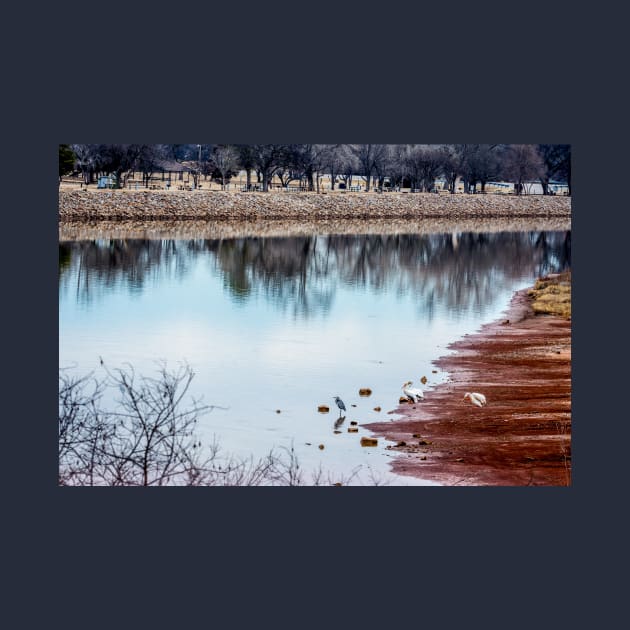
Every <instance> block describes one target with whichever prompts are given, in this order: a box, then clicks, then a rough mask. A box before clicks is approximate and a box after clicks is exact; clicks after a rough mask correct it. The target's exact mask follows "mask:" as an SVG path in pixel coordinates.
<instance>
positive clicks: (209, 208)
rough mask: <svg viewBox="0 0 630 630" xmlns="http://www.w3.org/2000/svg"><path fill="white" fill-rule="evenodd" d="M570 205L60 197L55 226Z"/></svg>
mask: <svg viewBox="0 0 630 630" xmlns="http://www.w3.org/2000/svg"><path fill="white" fill-rule="evenodd" d="M570 216H571V198H570V197H559V196H542V195H524V196H512V195H463V194H460V195H450V194H431V193H414V194H410V193H382V194H377V193H344V192H335V193H327V194H317V193H280V192H269V193H251V192H250V193H238V192H223V191H192V192H190V191H145V190H107V191H99V190H65V189H60V190H59V221H60V222H61V223H64V222H72V221H120V220H127V221H154V220H161V221H179V220H182V219H185V220H203V221H209V220H227V219H229V220H275V219H304V220H317V221H319V220H339V219H376V218H390V219H410V218H415V219H419V218H440V217H447V218H449V219H451V220H465V219H491V218H505V219H508V218H509V219H514V218H517V217H529V218H543V217H544V218H556V219H561V218H565V219H566V218H570Z"/></svg>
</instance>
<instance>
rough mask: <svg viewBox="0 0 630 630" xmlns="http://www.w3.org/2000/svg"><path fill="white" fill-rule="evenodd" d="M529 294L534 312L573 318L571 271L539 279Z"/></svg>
mask: <svg viewBox="0 0 630 630" xmlns="http://www.w3.org/2000/svg"><path fill="white" fill-rule="evenodd" d="M529 295H530V297H531V298H532V308H533V310H534V313H536V314H547V315H559V316H560V317H564V318H566V319H571V271H566V272H564V273H559V274H553V275H549V276H545V277H544V278H541V279H540V280H537V281H536V284H535V285H534V288H533V289H530V291H529Z"/></svg>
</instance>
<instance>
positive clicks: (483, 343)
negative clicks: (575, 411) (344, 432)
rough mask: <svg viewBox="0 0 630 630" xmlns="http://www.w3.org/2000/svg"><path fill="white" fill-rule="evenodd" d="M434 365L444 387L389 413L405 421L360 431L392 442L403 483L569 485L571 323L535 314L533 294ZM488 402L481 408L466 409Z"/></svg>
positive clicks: (521, 295) (520, 295)
mask: <svg viewBox="0 0 630 630" xmlns="http://www.w3.org/2000/svg"><path fill="white" fill-rule="evenodd" d="M449 348H451V349H453V350H455V351H456V352H455V353H453V354H451V355H448V356H444V357H441V358H439V359H438V360H437V361H435V362H434V365H436V366H437V367H438V368H440V369H442V370H444V371H447V372H448V373H449V375H450V378H449V380H448V382H446V383H443V384H441V385H438V386H437V387H436V388H435V389H434V390H431V391H427V392H425V400H424V401H423V402H420V403H415V404H402V405H400V406H399V407H398V408H397V409H395V410H393V411H392V412H390V413H396V414H398V415H400V416H402V418H400V419H397V420H394V421H389V422H378V423H370V424H367V425H364V427H365V428H367V429H369V430H370V431H372V432H373V433H374V434H375V435H378V436H382V437H385V438H386V439H388V440H393V441H395V442H396V443H397V444H398V445H397V446H396V445H394V446H390V447H388V448H389V449H390V450H391V451H392V452H397V453H399V456H398V457H396V458H395V459H394V460H393V462H392V470H393V472H395V473H397V474H400V475H410V476H413V477H417V478H421V479H426V480H431V481H437V482H439V483H441V484H444V485H474V486H477V485H483V486H485V485H492V486H505V485H507V486H524V485H534V486H538V485H543V486H567V485H570V484H571V321H570V320H567V319H564V318H562V317H557V316H551V315H535V314H534V312H533V310H532V308H531V299H530V298H529V296H528V290H527V289H525V290H523V291H519V292H517V293H516V294H515V295H514V296H513V298H512V300H511V302H510V305H509V307H508V310H507V311H506V312H505V316H504V318H502V319H501V320H499V321H496V322H492V323H489V324H486V325H484V326H483V327H482V328H481V329H480V330H479V332H477V333H475V334H473V335H468V336H465V337H464V338H463V339H460V340H458V341H456V342H455V343H453V344H451V345H450V346H449ZM469 391H478V392H481V393H483V394H485V395H486V397H487V399H488V403H487V405H486V406H485V407H481V408H479V407H475V406H473V405H471V404H470V403H465V402H464V401H463V398H464V394H465V392H469Z"/></svg>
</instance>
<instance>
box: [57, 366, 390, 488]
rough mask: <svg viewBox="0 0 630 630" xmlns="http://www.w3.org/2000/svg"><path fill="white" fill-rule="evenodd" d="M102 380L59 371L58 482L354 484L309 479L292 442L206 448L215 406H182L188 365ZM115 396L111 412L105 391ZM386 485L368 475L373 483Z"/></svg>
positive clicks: (121, 372) (322, 476)
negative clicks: (202, 425)
mask: <svg viewBox="0 0 630 630" xmlns="http://www.w3.org/2000/svg"><path fill="white" fill-rule="evenodd" d="M103 371H104V373H105V377H104V378H101V379H100V380H99V379H98V378H96V377H95V376H94V373H90V374H88V375H86V376H82V377H77V376H73V375H71V374H70V373H69V371H68V370H60V372H59V484H60V485H64V486H66V485H67V486H84V485H88V486H94V485H96V486H165V485H169V486H173V485H178V486H304V485H315V486H321V485H329V486H330V485H349V484H350V483H352V482H353V481H357V480H359V476H358V473H359V470H360V468H361V467H357V468H355V469H354V470H352V471H351V472H350V473H348V474H333V473H330V472H325V471H323V470H322V469H321V467H320V468H319V469H317V470H316V471H315V472H313V473H312V474H311V478H310V479H308V478H307V477H306V476H305V474H304V471H303V470H302V468H301V466H300V463H299V461H298V457H297V455H296V453H295V450H294V448H293V445H291V447H290V448H287V447H282V448H278V449H274V450H272V451H270V452H269V453H268V454H267V455H266V456H265V457H262V458H260V459H255V458H253V457H249V458H237V457H234V456H232V455H229V454H224V453H223V452H222V450H221V448H220V446H219V444H218V442H217V440H216V438H215V439H214V440H213V441H212V442H211V443H210V444H207V445H202V443H201V441H200V440H199V438H198V437H197V435H196V433H195V427H196V424H197V421H198V419H199V417H200V416H201V415H202V414H204V413H206V412H208V411H211V410H212V409H213V408H215V407H214V406H212V405H203V404H201V401H200V400H196V399H194V398H192V399H191V401H190V402H188V404H187V406H185V405H184V401H185V398H186V395H187V393H188V390H189V388H190V383H191V381H192V379H193V377H194V372H193V370H192V369H191V368H190V366H188V365H186V364H184V365H182V366H180V367H179V368H178V369H177V370H174V371H169V370H168V369H167V368H166V365H165V364H160V366H159V369H158V373H157V376H156V377H155V378H151V377H147V376H139V375H137V374H136V372H135V370H134V369H133V367H132V366H129V365H128V366H126V367H124V368H117V369H113V370H110V369H108V368H107V367H106V366H105V365H103ZM106 392H108V393H109V394H112V393H114V392H115V396H116V398H115V403H116V406H115V408H114V409H113V410H112V409H106V408H105V405H104V403H103V400H104V398H105V393H106ZM381 483H382V480H381V479H377V478H375V477H374V475H373V474H372V473H371V476H370V482H369V485H381Z"/></svg>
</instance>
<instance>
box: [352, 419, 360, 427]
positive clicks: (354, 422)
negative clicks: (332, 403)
mask: <svg viewBox="0 0 630 630" xmlns="http://www.w3.org/2000/svg"><path fill="white" fill-rule="evenodd" d="M350 424H351V425H352V426H353V427H356V426H357V424H359V423H358V422H357V421H356V420H350Z"/></svg>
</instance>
